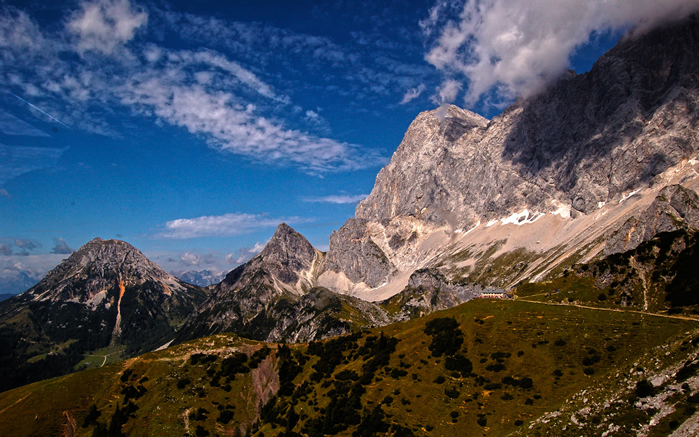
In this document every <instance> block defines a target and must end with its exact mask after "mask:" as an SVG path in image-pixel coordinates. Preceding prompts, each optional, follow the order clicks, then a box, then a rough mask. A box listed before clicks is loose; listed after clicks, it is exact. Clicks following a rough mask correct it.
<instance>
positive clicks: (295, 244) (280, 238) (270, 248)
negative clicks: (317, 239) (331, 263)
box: [260, 223, 315, 260]
mask: <svg viewBox="0 0 699 437" xmlns="http://www.w3.org/2000/svg"><path fill="white" fill-rule="evenodd" d="M260 256H261V257H262V258H267V257H272V258H276V259H279V258H308V257H310V259H311V260H312V259H313V257H315V250H314V249H313V246H312V245H311V243H309V242H308V240H306V238H305V237H304V236H303V235H301V234H299V233H298V232H296V231H295V230H294V229H293V228H292V227H291V226H289V225H287V224H286V223H281V224H279V226H278V227H277V230H276V231H275V232H274V235H272V238H271V239H270V240H269V242H268V243H267V245H266V246H265V248H264V249H263V250H262V252H260Z"/></svg>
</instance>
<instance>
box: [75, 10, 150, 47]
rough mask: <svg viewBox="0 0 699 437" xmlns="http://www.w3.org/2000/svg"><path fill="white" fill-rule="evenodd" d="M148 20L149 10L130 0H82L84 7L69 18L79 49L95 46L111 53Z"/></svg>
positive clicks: (128, 39)
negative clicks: (133, 3)
mask: <svg viewBox="0 0 699 437" xmlns="http://www.w3.org/2000/svg"><path fill="white" fill-rule="evenodd" d="M147 21H148V14H147V13H146V12H145V11H144V10H142V9H141V8H136V7H134V6H133V5H132V4H131V1H130V0H96V1H92V2H83V3H82V4H81V11H80V12H78V13H76V14H75V15H74V16H73V17H72V19H71V20H70V21H69V22H68V24H67V27H68V30H69V31H70V32H72V33H73V34H74V35H76V36H77V43H76V46H77V49H78V51H79V52H80V53H83V52H86V51H88V50H94V51H98V52H102V53H105V54H111V53H113V52H114V51H115V49H117V48H118V47H119V46H120V45H122V44H124V43H126V42H128V41H130V40H132V39H133V37H134V35H135V33H136V30H137V29H138V28H140V27H141V26H144V25H145V24H146V22H147Z"/></svg>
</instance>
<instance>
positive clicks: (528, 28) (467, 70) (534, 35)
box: [421, 0, 699, 105]
mask: <svg viewBox="0 0 699 437" xmlns="http://www.w3.org/2000/svg"><path fill="white" fill-rule="evenodd" d="M456 3H457V2H455V1H451V0H438V2H437V4H436V5H435V6H434V7H433V8H432V9H431V11H430V14H429V16H428V17H427V18H426V19H425V20H423V22H422V23H421V25H422V28H423V31H424V33H425V34H426V35H427V36H428V37H432V36H434V35H437V37H436V40H435V41H434V45H433V47H432V49H431V50H430V51H429V52H428V53H427V55H426V56H425V59H426V60H427V61H428V62H430V63H431V64H432V65H434V66H435V67H437V68H438V69H440V70H442V71H443V72H444V73H445V74H446V76H447V78H448V79H447V82H446V83H449V82H450V81H453V80H454V78H460V77H462V76H463V78H465V81H466V83H467V86H468V88H467V91H466V96H465V102H466V104H467V105H473V104H475V103H476V102H477V101H478V100H479V99H480V98H481V97H483V96H484V95H485V94H487V93H488V92H490V91H492V90H496V92H497V93H498V95H499V97H500V98H502V99H503V100H507V99H513V98H515V97H517V96H519V95H521V96H523V97H528V96H531V95H533V94H536V93H537V92H539V91H540V90H542V89H543V87H545V85H546V83H547V82H549V81H550V80H552V79H554V78H556V77H557V76H558V75H559V74H560V73H561V72H562V71H563V70H564V69H565V68H566V67H567V66H568V65H569V57H570V55H571V53H572V52H573V51H574V50H575V49H576V48H577V47H578V46H580V45H582V44H584V43H586V42H587V41H588V40H589V38H590V35H591V34H592V33H593V32H597V33H602V32H607V31H614V30H625V29H628V28H631V27H635V31H634V34H640V33H642V32H645V31H647V30H649V29H651V28H652V27H654V26H657V25H658V24H661V23H664V22H668V21H671V20H676V19H679V18H682V17H685V16H687V15H689V14H690V13H691V12H695V11H697V10H699V0H664V1H657V0H638V1H628V0H568V1H565V2H560V1H554V0H530V1H520V0H471V1H467V2H466V3H465V4H464V5H463V6H461V7H460V8H459V14H458V18H456V19H453V18H451V17H445V15H446V14H450V13H453V12H454V11H455V10H456V9H457V7H456V6H455V4H456ZM445 89H453V88H452V87H449V88H447V87H446V86H445V85H443V86H442V91H443V90H445ZM440 94H441V92H440ZM452 96H453V97H454V98H455V97H456V95H455V94H454V93H445V95H444V98H445V99H446V98H448V97H452ZM440 97H441V96H440Z"/></svg>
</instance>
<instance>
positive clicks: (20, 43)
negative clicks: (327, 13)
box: [0, 0, 386, 174]
mask: <svg viewBox="0 0 699 437" xmlns="http://www.w3.org/2000/svg"><path fill="white" fill-rule="evenodd" d="M147 21H148V14H147V13H146V12H145V11H143V10H141V9H139V8H137V7H135V6H133V4H132V3H131V2H129V1H127V0H115V1H106V0H100V1H93V2H89V3H83V5H82V7H81V9H80V10H79V11H78V12H77V13H75V14H73V15H72V16H71V18H70V20H69V21H68V23H67V26H66V29H68V31H69V33H65V32H63V33H62V32H53V33H49V32H42V30H41V29H40V27H39V26H38V24H37V23H36V22H34V21H33V20H32V19H31V18H30V17H29V16H27V15H26V14H25V13H23V12H17V11H15V10H13V9H9V8H4V9H3V8H0V60H1V61H3V64H4V65H8V66H9V65H11V66H12V68H11V69H10V68H0V85H5V86H8V87H10V88H11V89H16V90H19V89H21V90H22V91H21V93H20V92H19V91H16V92H17V93H18V94H19V95H20V96H21V95H33V96H36V99H34V100H33V101H35V102H37V105H39V106H41V107H42V108H46V109H47V111H50V112H51V113H56V114H57V115H58V116H59V118H60V119H61V120H63V121H65V122H66V123H67V124H69V125H71V127H74V128H78V129H86V130H90V131H92V132H96V133H99V134H106V135H111V136H119V135H121V133H120V132H119V127H118V126H115V127H112V126H110V125H109V124H107V123H106V121H105V120H106V119H107V117H109V116H110V115H113V114H114V113H115V112H117V111H119V110H120V109H121V110H123V109H126V110H127V111H131V112H132V113H134V114H135V115H140V116H146V117H154V118H155V120H156V122H164V123H166V124H170V125H174V126H180V127H183V128H185V129H187V130H188V131H189V132H190V133H192V134H194V135H196V136H199V137H201V138H203V139H205V140H206V141H207V142H208V144H209V145H210V146H211V147H213V148H215V149H218V150H220V151H222V152H229V153H234V154H238V155H241V156H244V157H247V158H249V159H252V160H253V161H259V162H263V163H272V164H277V165H292V166H295V167H297V168H300V169H302V170H303V171H305V172H307V173H310V174H320V173H325V172H330V171H342V170H357V169H363V168H368V167H374V166H377V165H381V164H382V163H384V162H386V159H385V157H383V156H382V155H381V153H380V152H377V151H374V150H370V149H365V148H362V147H360V146H358V145H353V144H349V143H346V142H342V141H336V140H334V139H331V138H324V137H322V136H318V135H314V134H311V133H308V132H304V131H300V130H296V129H292V128H289V127H287V126H285V122H284V121H280V120H278V119H276V118H274V117H272V116H270V115H269V114H281V113H283V111H280V108H283V107H284V106H286V105H289V104H291V102H290V99H289V97H288V96H284V95H279V93H277V92H275V90H274V88H273V87H272V86H271V85H269V84H268V83H266V82H265V81H264V80H263V78H262V76H261V75H260V73H254V72H253V71H252V70H251V69H250V68H247V67H245V66H243V65H242V64H241V63H239V62H236V61H234V60H232V59H229V58H228V57H226V56H224V55H223V54H221V53H218V52H216V51H213V50H198V51H188V50H174V49H170V48H166V47H162V46H160V45H158V44H156V43H145V42H144V41H142V40H141V39H139V38H137V31H139V29H144V32H143V35H146V36H147V35H148V34H147V32H146V31H145V26H146V23H147ZM216 23H217V24H216V26H218V27H220V25H221V23H223V22H218V21H217V22H216ZM190 27H191V26H190ZM218 27H214V28H218ZM239 33H240V35H241V36H245V37H249V38H253V37H262V36H261V35H254V34H253V32H249V33H248V34H246V33H244V32H242V31H241V32H239ZM33 39H36V42H35V43H32V41H33ZM292 39H295V38H292ZM301 40H303V41H301ZM301 40H299V41H297V42H295V43H294V42H277V44H281V45H282V46H284V45H285V44H302V43H303V44H305V45H304V47H311V46H313V47H316V49H317V48H320V47H329V46H328V41H326V40H322V39H321V40H317V41H314V40H312V39H308V38H301ZM304 41H305V42H304ZM128 42H130V43H131V44H130V46H129V50H128V51H125V50H122V49H123V47H124V44H125V43H128ZM328 50H329V49H328ZM87 51H93V52H95V53H103V54H111V55H112V56H107V57H105V56H82V57H76V56H75V54H76V53H78V54H83V55H85V54H86V52H87ZM322 53H326V51H322ZM314 56H315V55H314ZM318 56H321V55H318ZM321 57H322V56H321ZM251 91H252V92H251ZM260 97H262V98H260ZM311 112H312V111H311ZM317 119H318V120H322V118H321V117H317ZM316 127H317V126H315V125H314V128H316ZM321 127H322V126H321Z"/></svg>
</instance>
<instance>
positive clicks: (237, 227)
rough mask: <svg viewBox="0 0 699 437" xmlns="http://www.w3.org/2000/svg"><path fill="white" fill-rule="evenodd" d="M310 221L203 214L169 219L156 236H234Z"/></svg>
mask: <svg viewBox="0 0 699 437" xmlns="http://www.w3.org/2000/svg"><path fill="white" fill-rule="evenodd" d="M309 221H312V219H305V218H300V217H290V218H283V219H282V218H269V217H267V216H262V215H255V214H224V215H218V216H202V217H196V218H191V219H177V220H172V221H169V222H167V223H165V230H164V231H162V232H160V233H158V234H157V235H156V236H157V237H160V238H172V239H188V238H199V237H223V236H234V235H242V234H247V233H250V232H253V231H255V230H257V229H261V228H268V227H275V226H277V225H279V224H280V223H282V222H287V223H306V222H309Z"/></svg>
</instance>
